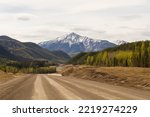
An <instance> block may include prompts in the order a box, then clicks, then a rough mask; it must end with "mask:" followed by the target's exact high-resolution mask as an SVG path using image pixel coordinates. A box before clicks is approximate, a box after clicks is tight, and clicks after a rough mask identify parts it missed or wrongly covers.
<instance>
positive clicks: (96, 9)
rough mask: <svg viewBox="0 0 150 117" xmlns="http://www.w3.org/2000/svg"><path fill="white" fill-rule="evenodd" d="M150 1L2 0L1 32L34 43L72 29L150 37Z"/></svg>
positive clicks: (122, 36) (111, 35)
mask: <svg viewBox="0 0 150 117" xmlns="http://www.w3.org/2000/svg"><path fill="white" fill-rule="evenodd" d="M149 3H150V0H26V1H24V2H23V1H22V0H1V1H0V8H1V10H0V26H1V27H0V33H1V35H3V34H5V35H8V36H12V37H13V36H14V37H15V38H17V39H19V40H21V41H30V40H32V41H34V42H40V41H44V40H48V39H54V38H56V37H58V36H61V35H64V34H66V33H70V32H72V31H75V32H77V33H79V34H81V35H86V36H89V37H93V38H97V39H104V38H106V39H110V40H116V38H117V39H121V40H122V39H124V40H131V41H132V40H140V39H141V38H146V39H148V38H149V34H148V32H149V29H148V25H150V23H149V20H150V14H149V12H150V5H149ZM120 27H122V28H120ZM123 27H126V28H123ZM127 27H128V28H127ZM145 27H146V28H145ZM137 29H142V30H137ZM144 32H145V33H144Z"/></svg>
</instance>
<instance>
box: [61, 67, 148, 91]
mask: <svg viewBox="0 0 150 117" xmlns="http://www.w3.org/2000/svg"><path fill="white" fill-rule="evenodd" d="M62 74H63V75H71V76H74V77H77V78H82V79H88V80H94V81H98V82H104V83H110V84H113V85H121V86H126V87H135V88H141V89H146V90H150V68H138V67H90V66H70V67H66V68H65V69H64V71H63V72H62Z"/></svg>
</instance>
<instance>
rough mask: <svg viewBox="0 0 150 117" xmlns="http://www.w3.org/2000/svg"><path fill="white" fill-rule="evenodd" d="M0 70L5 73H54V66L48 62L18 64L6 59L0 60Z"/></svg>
mask: <svg viewBox="0 0 150 117" xmlns="http://www.w3.org/2000/svg"><path fill="white" fill-rule="evenodd" d="M0 61H1V62H0V70H2V71H4V72H6V73H9V72H11V73H14V74H15V73H19V72H20V73H54V72H56V67H55V66H56V64H55V63H52V62H49V61H30V62H18V61H9V60H7V59H1V60H0Z"/></svg>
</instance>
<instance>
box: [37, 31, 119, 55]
mask: <svg viewBox="0 0 150 117" xmlns="http://www.w3.org/2000/svg"><path fill="white" fill-rule="evenodd" d="M39 45H40V46H41V47H43V48H47V49H48V50H62V51H64V52H66V53H68V54H73V53H80V52H92V51H101V50H104V49H106V48H109V47H115V46H116V44H114V43H111V42H109V41H107V40H95V39H92V38H89V37H87V36H80V35H79V34H76V33H74V32H72V33H70V34H68V35H64V36H62V37H57V38H56V39H55V40H50V41H44V42H40V43H39Z"/></svg>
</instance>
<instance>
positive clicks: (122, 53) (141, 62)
mask: <svg viewBox="0 0 150 117" xmlns="http://www.w3.org/2000/svg"><path fill="white" fill-rule="evenodd" d="M69 63H72V64H86V65H95V66H124V67H130V66H131V67H150V41H140V42H133V43H127V44H123V45H120V46H117V47H114V48H108V49H106V50H103V51H100V52H90V53H88V52H85V53H80V54H78V55H77V56H75V57H74V58H72V59H71V60H70V61H69Z"/></svg>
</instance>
